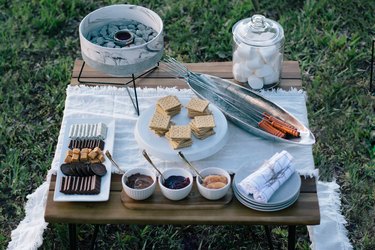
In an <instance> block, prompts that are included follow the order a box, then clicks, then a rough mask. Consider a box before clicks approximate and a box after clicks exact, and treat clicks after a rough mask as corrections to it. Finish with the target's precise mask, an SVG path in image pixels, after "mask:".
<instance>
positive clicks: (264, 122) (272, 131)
mask: <svg viewBox="0 0 375 250" xmlns="http://www.w3.org/2000/svg"><path fill="white" fill-rule="evenodd" d="M258 126H259V127H260V128H261V129H263V130H265V131H266V132H268V133H270V134H273V135H274V136H277V137H281V138H285V136H286V135H285V133H283V132H281V131H280V130H278V129H277V128H275V127H273V126H272V125H271V123H269V122H268V121H267V120H266V119H263V120H261V121H260V122H259V123H258Z"/></svg>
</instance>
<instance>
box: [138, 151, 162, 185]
mask: <svg viewBox="0 0 375 250" xmlns="http://www.w3.org/2000/svg"><path fill="white" fill-rule="evenodd" d="M142 154H143V156H144V157H145V158H146V160H147V161H148V162H149V163H150V164H151V166H153V167H154V168H155V169H156V171H158V173H159V174H160V176H161V178H162V180H163V182H164V180H165V178H164V176H163V174H162V173H161V171H160V170H159V169H158V168H157V167H156V166H155V164H154V163H153V162H152V160H151V158H150V156H148V154H147V152H146V150H143V151H142Z"/></svg>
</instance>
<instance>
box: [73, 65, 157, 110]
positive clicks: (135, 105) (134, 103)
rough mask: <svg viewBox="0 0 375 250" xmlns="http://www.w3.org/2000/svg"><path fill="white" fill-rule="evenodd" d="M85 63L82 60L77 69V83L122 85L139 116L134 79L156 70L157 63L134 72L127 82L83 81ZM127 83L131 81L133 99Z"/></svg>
mask: <svg viewBox="0 0 375 250" xmlns="http://www.w3.org/2000/svg"><path fill="white" fill-rule="evenodd" d="M85 65H86V63H85V61H83V63H82V66H81V69H80V71H79V74H78V82H79V84H88V85H90V84H109V85H114V86H124V87H125V88H126V91H127V92H128V95H129V97H130V100H131V101H132V104H133V107H134V109H135V111H136V112H137V115H138V116H139V114H140V112H139V105H138V96H137V88H136V84H135V80H137V79H138V78H141V77H143V76H145V75H147V74H149V73H151V72H153V71H154V70H156V69H157V68H158V67H159V63H157V65H156V66H155V67H153V68H151V69H149V70H147V71H146V72H144V73H142V74H141V75H138V76H135V75H134V74H132V79H131V80H130V81H128V82H125V83H118V82H100V81H98V82H95V81H84V80H81V75H82V72H83V68H84V67H85ZM129 83H133V91H134V97H135V100H134V99H133V97H132V95H131V94H130V91H129V88H128V84H129Z"/></svg>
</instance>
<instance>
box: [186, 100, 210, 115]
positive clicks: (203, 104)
mask: <svg viewBox="0 0 375 250" xmlns="http://www.w3.org/2000/svg"><path fill="white" fill-rule="evenodd" d="M208 104H209V102H208V101H206V100H202V99H199V98H197V97H193V98H191V99H190V101H189V103H188V104H187V105H186V108H187V109H189V110H192V111H197V112H200V113H202V112H204V111H205V110H206V108H207V107H208Z"/></svg>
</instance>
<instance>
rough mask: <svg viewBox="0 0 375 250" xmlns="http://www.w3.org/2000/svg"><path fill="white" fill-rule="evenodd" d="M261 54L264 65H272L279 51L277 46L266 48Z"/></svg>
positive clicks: (261, 49)
mask: <svg viewBox="0 0 375 250" xmlns="http://www.w3.org/2000/svg"><path fill="white" fill-rule="evenodd" d="M259 54H260V55H261V57H262V59H263V61H264V63H271V62H272V61H273V59H274V58H275V56H276V55H277V54H278V50H277V48H276V47H275V46H270V47H264V48H260V49H259Z"/></svg>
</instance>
